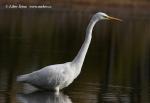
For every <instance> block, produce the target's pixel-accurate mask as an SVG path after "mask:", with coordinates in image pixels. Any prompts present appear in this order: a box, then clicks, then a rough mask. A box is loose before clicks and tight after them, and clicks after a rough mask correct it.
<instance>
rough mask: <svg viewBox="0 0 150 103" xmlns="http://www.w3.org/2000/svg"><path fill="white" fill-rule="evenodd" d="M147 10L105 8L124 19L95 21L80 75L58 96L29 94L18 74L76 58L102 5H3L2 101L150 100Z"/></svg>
mask: <svg viewBox="0 0 150 103" xmlns="http://www.w3.org/2000/svg"><path fill="white" fill-rule="evenodd" d="M122 10H124V12H121V11H122ZM142 10H143V9H142ZM142 10H140V11H139V9H138V8H137V9H134V10H133V9H131V8H127V9H126V10H125V9H120V8H118V9H117V8H112V10H110V8H109V7H108V8H104V9H101V11H104V12H107V13H109V14H110V15H113V16H115V17H118V18H122V19H123V22H122V23H120V22H114V21H101V22H100V23H98V24H97V25H96V27H95V28H94V31H93V38H92V42H91V45H90V48H89V51H88V53H87V56H86V59H85V62H84V65H83V68H82V72H81V74H80V76H79V77H78V78H77V79H76V80H75V81H74V82H73V83H72V84H71V85H70V86H69V87H68V88H66V89H64V90H63V91H62V92H61V94H60V95H59V96H56V95H54V94H53V93H50V92H47V91H42V92H34V93H29V94H24V92H27V91H26V90H24V89H23V85H21V84H18V83H16V81H15V80H16V76H17V75H20V74H25V73H29V72H32V71H35V70H38V69H40V68H42V67H44V66H47V65H51V64H57V63H63V62H66V61H70V60H72V59H73V58H74V57H75V55H76V54H77V52H78V50H79V48H80V47H81V44H82V43H83V40H84V36H85V30H86V27H87V25H88V23H89V20H90V18H91V16H92V15H93V14H94V13H95V12H96V11H99V9H93V10H89V9H87V10H83V11H82V10H70V9H67V8H66V9H63V8H62V9H56V8H54V9H45V10H35V9H32V10H29V9H25V10H15V9H7V10H6V9H5V10H4V9H2V10H0V12H1V14H0V20H1V22H0V34H1V37H0V48H1V49H0V103H149V102H150V99H149V97H150V95H149V90H150V89H149V86H150V84H149V79H150V76H149V73H150V72H149V55H150V54H149V51H150V47H149V43H150V42H149V41H150V40H149V34H150V29H149V27H150V18H149V16H150V13H149V11H147V12H146V11H145V12H143V11H142Z"/></svg>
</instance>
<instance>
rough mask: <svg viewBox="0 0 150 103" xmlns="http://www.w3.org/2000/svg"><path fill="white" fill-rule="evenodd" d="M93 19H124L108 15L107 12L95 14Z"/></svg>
mask: <svg viewBox="0 0 150 103" xmlns="http://www.w3.org/2000/svg"><path fill="white" fill-rule="evenodd" d="M93 19H96V20H117V21H122V20H121V19H118V18H115V17H112V16H108V15H107V14H105V13H103V12H98V13H96V14H95V15H94V16H93Z"/></svg>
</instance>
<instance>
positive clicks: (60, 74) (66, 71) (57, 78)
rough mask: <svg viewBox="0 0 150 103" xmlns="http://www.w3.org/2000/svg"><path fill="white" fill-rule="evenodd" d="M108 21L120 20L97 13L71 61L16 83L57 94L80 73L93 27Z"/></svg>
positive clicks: (49, 67)
mask: <svg viewBox="0 0 150 103" xmlns="http://www.w3.org/2000/svg"><path fill="white" fill-rule="evenodd" d="M109 19H115V20H119V21H121V20H120V19H117V18H114V17H110V16H108V15H107V14H105V13H102V12H98V13H96V14H95V15H94V16H93V17H92V19H91V21H90V23H89V25H88V27H87V30H86V37H85V41H84V43H83V44H82V47H81V49H80V50H79V52H78V54H77V56H76V57H75V58H74V60H73V61H71V62H67V63H64V64H55V65H50V66H46V67H44V68H42V69H40V70H37V71H34V72H32V73H29V74H25V75H21V76H18V77H17V81H18V82H23V83H29V84H31V85H33V86H36V87H38V88H41V89H48V90H55V91H57V92H59V89H63V88H65V87H67V86H68V85H69V84H71V83H72V82H73V80H74V79H75V78H76V77H77V76H78V75H79V73H80V72H81V68H82V65H83V62H84V59H85V56H86V53H87V50H88V47H89V45H90V42H91V39H92V30H93V27H94V25H95V24H96V23H97V22H98V21H99V20H109Z"/></svg>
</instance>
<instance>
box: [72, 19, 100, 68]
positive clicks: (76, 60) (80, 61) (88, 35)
mask: <svg viewBox="0 0 150 103" xmlns="http://www.w3.org/2000/svg"><path fill="white" fill-rule="evenodd" d="M97 21H98V20H95V19H94V20H93V19H91V21H90V23H89V25H88V27H87V30H86V36H85V41H84V43H83V44H82V47H81V49H80V50H79V52H78V54H77V56H76V57H75V58H74V60H73V61H72V63H73V64H75V65H76V66H77V68H78V69H81V67H82V65H83V62H84V59H85V56H86V53H87V50H88V48H89V45H90V43H91V39H92V30H93V27H94V25H95V24H96V22H97Z"/></svg>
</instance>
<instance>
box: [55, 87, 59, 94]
mask: <svg viewBox="0 0 150 103" xmlns="http://www.w3.org/2000/svg"><path fill="white" fill-rule="evenodd" d="M55 94H56V95H58V94H59V87H56V88H55Z"/></svg>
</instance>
